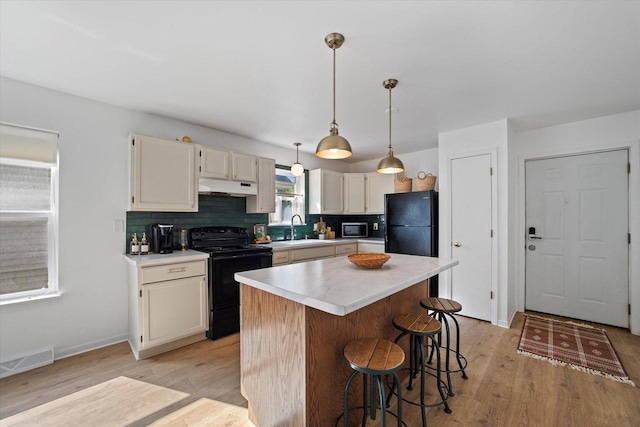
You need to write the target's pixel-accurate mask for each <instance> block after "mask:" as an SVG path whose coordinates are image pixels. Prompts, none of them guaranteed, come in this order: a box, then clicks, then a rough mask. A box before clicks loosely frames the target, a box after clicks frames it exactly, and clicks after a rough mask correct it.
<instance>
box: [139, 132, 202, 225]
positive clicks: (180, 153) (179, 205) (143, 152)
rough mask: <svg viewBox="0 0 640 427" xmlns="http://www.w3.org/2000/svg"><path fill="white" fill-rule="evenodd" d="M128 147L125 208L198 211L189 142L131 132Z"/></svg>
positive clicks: (192, 159) (193, 162)
mask: <svg viewBox="0 0 640 427" xmlns="http://www.w3.org/2000/svg"><path fill="white" fill-rule="evenodd" d="M129 148H130V152H129V163H130V165H129V166H130V169H129V173H130V175H129V193H130V194H129V210H132V211H160V212H197V211H198V186H197V185H196V184H197V182H196V179H197V178H196V176H197V174H196V169H195V147H194V146H193V145H192V144H189V143H185V142H176V141H168V140H164V139H159V138H153V137H150V136H145V135H131V137H130V146H129Z"/></svg>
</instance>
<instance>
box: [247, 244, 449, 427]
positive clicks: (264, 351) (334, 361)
mask: <svg viewBox="0 0 640 427" xmlns="http://www.w3.org/2000/svg"><path fill="white" fill-rule="evenodd" d="M457 264H458V261H454V260H448V259H442V258H429V257H418V256H411V255H400V254H391V259H390V260H389V261H388V262H387V263H386V264H385V265H384V266H383V267H382V268H381V269H377V270H363V269H360V268H358V267H356V266H355V265H353V264H351V263H350V262H349V260H348V259H347V258H346V257H341V258H332V259H324V260H318V261H313V262H306V263H301V264H291V265H282V266H278V267H272V268H267V269H262V270H253V271H247V272H242V273H236V275H235V279H236V280H237V281H238V282H240V283H241V285H240V292H241V300H240V303H241V328H240V346H241V347H240V359H241V360H240V369H241V390H242V394H243V395H244V396H245V398H246V399H247V401H248V403H249V419H250V420H251V422H253V423H254V424H255V425H256V426H258V427H267V426H284V425H286V426H333V425H334V424H335V421H336V418H337V417H338V416H339V415H340V414H341V413H342V393H343V388H344V384H345V382H346V380H347V378H348V376H349V374H350V372H351V370H350V368H349V367H348V366H347V364H346V363H345V361H344V358H343V355H342V351H343V348H344V346H345V345H346V344H347V343H348V342H349V341H351V340H352V339H355V338H361V337H379V338H385V339H389V340H393V339H394V338H395V337H396V336H397V334H398V332H397V331H396V330H395V328H394V327H393V325H392V322H391V320H392V318H393V316H394V315H396V314H399V313H402V312H408V311H416V310H418V311H419V310H421V308H420V306H419V300H420V299H422V298H425V297H427V296H428V289H429V286H428V282H429V281H428V279H429V278H430V277H433V276H434V275H436V274H438V273H440V272H442V271H444V270H447V269H450V268H451V267H453V266H455V265H457ZM406 350H407V349H405V351H406ZM354 384H356V383H354ZM360 384H361V383H360ZM358 388H360V391H358ZM361 390H362V388H361V385H359V386H358V385H356V386H355V387H352V396H351V399H352V400H353V406H356V405H357V404H360V403H357V402H359V401H360V398H361V393H362V392H361Z"/></svg>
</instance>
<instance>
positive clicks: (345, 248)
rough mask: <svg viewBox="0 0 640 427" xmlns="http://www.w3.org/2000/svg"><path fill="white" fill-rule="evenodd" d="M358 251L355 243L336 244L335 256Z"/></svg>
mask: <svg viewBox="0 0 640 427" xmlns="http://www.w3.org/2000/svg"><path fill="white" fill-rule="evenodd" d="M357 251H358V244H357V243H350V244H348V245H338V246H336V256H339V255H348V254H354V253H356V252H357Z"/></svg>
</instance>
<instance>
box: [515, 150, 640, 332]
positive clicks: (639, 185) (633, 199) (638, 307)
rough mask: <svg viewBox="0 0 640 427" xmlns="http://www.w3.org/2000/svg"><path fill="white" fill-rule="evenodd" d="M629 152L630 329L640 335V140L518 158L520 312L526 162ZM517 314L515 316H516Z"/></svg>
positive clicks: (522, 302) (521, 303) (521, 301)
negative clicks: (612, 152)
mask: <svg viewBox="0 0 640 427" xmlns="http://www.w3.org/2000/svg"><path fill="white" fill-rule="evenodd" d="M620 149H627V150H628V152H629V163H630V165H631V172H630V173H629V176H628V177H629V187H628V191H629V205H628V206H629V212H628V217H629V233H631V236H632V237H631V242H632V244H630V245H629V304H631V308H632V309H631V315H630V316H629V328H630V331H631V333H632V334H635V335H640V245H639V244H638V242H640V141H638V140H633V141H622V142H615V143H611V144H599V145H595V146H589V147H573V148H562V147H559V148H556V149H553V150H545V151H541V152H536V153H529V154H523V155H521V156H519V157H518V190H519V191H518V201H517V203H518V210H519V212H518V216H517V219H516V220H517V227H516V229H515V230H514V231H513V232H514V233H515V236H516V245H515V248H514V249H515V252H516V257H517V267H518V268H517V270H518V271H517V274H516V275H515V278H516V289H515V291H516V301H517V305H518V307H517V311H521V312H524V310H525V268H526V262H525V252H526V236H525V234H526V233H525V232H524V231H525V226H526V210H525V209H526V204H525V199H526V181H525V162H526V161H527V160H542V159H548V158H553V157H566V156H574V155H581V154H592V153H600V152H606V151H614V150H620ZM514 314H515V313H514Z"/></svg>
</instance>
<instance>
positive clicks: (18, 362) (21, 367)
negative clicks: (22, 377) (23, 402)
mask: <svg viewBox="0 0 640 427" xmlns="http://www.w3.org/2000/svg"><path fill="white" fill-rule="evenodd" d="M52 363H53V347H49V348H46V349H42V350H38V351H36V352H34V353H30V354H26V355H23V356H19V357H15V358H13V359H11V360H7V361H3V362H0V378H4V377H8V376H11V375H15V374H18V373H20V372H24V371H28V370H30V369H35V368H39V367H40V366H45V365H50V364H52Z"/></svg>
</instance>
